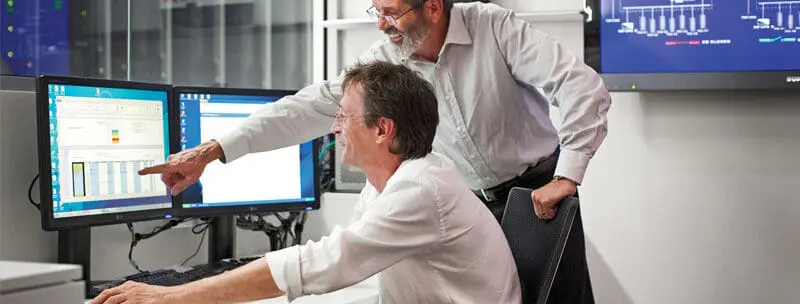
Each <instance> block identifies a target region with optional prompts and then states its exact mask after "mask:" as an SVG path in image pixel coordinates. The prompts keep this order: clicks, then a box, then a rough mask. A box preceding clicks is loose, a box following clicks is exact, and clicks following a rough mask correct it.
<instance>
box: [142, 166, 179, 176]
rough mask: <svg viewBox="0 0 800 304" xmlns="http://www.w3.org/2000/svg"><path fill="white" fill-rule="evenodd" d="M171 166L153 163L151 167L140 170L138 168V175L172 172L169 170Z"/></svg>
mask: <svg viewBox="0 0 800 304" xmlns="http://www.w3.org/2000/svg"><path fill="white" fill-rule="evenodd" d="M172 168H173V166H172V165H170V164H160V165H155V166H152V167H147V168H144V169H142V170H139V175H146V174H155V173H167V172H172V171H173V170H171V169H172Z"/></svg>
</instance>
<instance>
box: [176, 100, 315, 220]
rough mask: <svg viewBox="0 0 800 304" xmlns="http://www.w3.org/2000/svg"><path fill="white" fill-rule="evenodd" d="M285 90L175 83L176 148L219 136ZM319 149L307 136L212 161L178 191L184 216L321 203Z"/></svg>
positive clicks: (311, 206) (303, 207) (310, 206)
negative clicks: (196, 179)
mask: <svg viewBox="0 0 800 304" xmlns="http://www.w3.org/2000/svg"><path fill="white" fill-rule="evenodd" d="M294 93H295V91H288V90H257V89H231V88H189V87H177V88H176V89H175V92H174V94H175V96H176V98H177V100H178V104H179V111H180V113H179V115H180V118H179V119H180V120H179V124H180V133H179V134H180V147H181V150H185V149H190V148H192V147H195V146H197V145H199V144H200V143H203V142H206V141H208V140H211V139H215V138H220V137H221V136H223V135H225V134H226V133H228V132H229V131H231V130H233V129H234V128H236V127H237V126H238V125H239V124H241V123H242V122H243V121H244V120H245V119H247V118H248V117H249V116H250V115H251V114H252V113H253V112H255V111H257V110H258V109H260V108H262V107H263V106H264V105H265V104H267V103H272V102H275V101H277V100H278V99H280V98H282V97H284V96H287V95H291V94H294ZM317 151H318V147H317V143H316V141H313V140H312V141H309V142H305V143H302V144H299V145H295V146H289V147H285V148H280V149H276V150H272V151H266V152H260V153H252V154H248V155H245V156H244V157H241V158H239V159H237V160H235V161H232V162H229V163H227V164H223V163H222V162H221V161H219V160H216V161H214V162H212V163H210V164H209V165H208V166H207V167H206V169H205V171H204V172H203V175H202V176H201V177H200V181H199V182H198V183H196V184H194V185H192V186H190V187H189V188H187V189H186V190H184V191H183V193H182V194H181V204H180V205H181V208H180V213H181V214H182V215H184V216H213V215H225V214H242V213H265V212H281V211H298V210H311V209H318V208H319V201H320V199H319V198H320V191H319V187H318V183H319V178H318V175H319V173H318V169H317V168H318V160H317V157H316V154H317Z"/></svg>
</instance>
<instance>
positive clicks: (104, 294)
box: [89, 288, 121, 304]
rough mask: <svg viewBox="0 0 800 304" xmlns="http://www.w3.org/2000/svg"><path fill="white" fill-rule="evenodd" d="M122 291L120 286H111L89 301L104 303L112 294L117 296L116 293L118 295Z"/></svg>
mask: <svg viewBox="0 0 800 304" xmlns="http://www.w3.org/2000/svg"><path fill="white" fill-rule="evenodd" d="M120 293H121V291H120V290H119V288H109V289H106V290H103V292H101V293H100V294H99V295H97V297H96V298H94V299H92V301H91V302H89V303H91V304H102V303H104V302H105V301H106V300H108V298H110V297H112V296H115V295H118V294H120Z"/></svg>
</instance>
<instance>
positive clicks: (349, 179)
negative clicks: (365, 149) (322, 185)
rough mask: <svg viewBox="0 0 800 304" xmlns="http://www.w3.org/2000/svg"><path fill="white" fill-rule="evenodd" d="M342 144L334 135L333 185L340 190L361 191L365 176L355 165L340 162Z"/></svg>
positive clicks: (365, 179) (365, 181)
mask: <svg viewBox="0 0 800 304" xmlns="http://www.w3.org/2000/svg"><path fill="white" fill-rule="evenodd" d="M341 155H342V144H341V141H340V140H339V136H336V150H335V151H334V159H335V161H334V165H333V167H334V172H335V179H334V187H335V188H336V191H340V192H361V189H362V188H364V186H365V185H366V184H367V176H366V175H364V173H363V172H361V170H358V169H357V168H355V167H351V166H347V165H344V164H342V161H341V157H340V156H341Z"/></svg>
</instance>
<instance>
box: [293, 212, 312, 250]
mask: <svg viewBox="0 0 800 304" xmlns="http://www.w3.org/2000/svg"><path fill="white" fill-rule="evenodd" d="M306 219H308V212H307V211H305V210H303V211H301V212H300V218H299V219H298V220H297V223H295V224H294V236H293V237H292V238H293V239H294V245H300V242H301V240H302V239H303V226H304V225H305V223H306Z"/></svg>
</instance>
